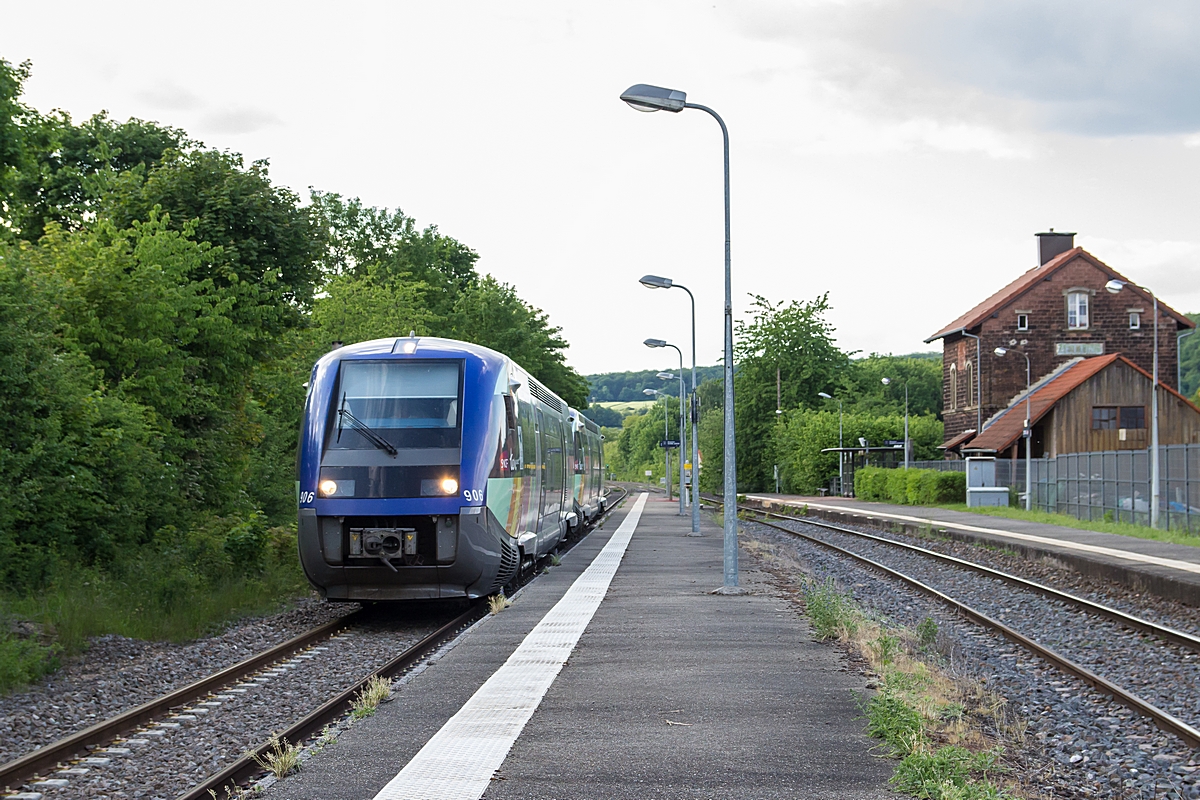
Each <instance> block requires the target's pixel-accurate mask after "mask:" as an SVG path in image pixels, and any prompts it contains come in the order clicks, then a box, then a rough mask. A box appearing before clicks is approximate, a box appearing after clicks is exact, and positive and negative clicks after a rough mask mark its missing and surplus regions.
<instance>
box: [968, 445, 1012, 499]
mask: <svg viewBox="0 0 1200 800" xmlns="http://www.w3.org/2000/svg"><path fill="white" fill-rule="evenodd" d="M1007 505H1008V487H1007V486H997V485H996V459H995V458H991V457H987V458H984V457H975V456H973V457H971V458H968V459H967V507H968V508H981V507H983V506H1007Z"/></svg>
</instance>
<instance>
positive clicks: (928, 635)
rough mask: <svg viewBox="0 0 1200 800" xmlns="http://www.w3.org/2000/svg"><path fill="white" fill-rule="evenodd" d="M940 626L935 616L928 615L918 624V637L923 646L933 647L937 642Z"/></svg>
mask: <svg viewBox="0 0 1200 800" xmlns="http://www.w3.org/2000/svg"><path fill="white" fill-rule="evenodd" d="M937 633H938V626H937V623H936V622H934V621H933V617H926V618H925V619H923V620H921V624H920V625H918V626H917V639H918V641H920V642H921V646H922V647H933V645H934V644H935V643H936V642H937Z"/></svg>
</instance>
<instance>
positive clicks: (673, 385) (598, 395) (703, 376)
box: [585, 365, 721, 403]
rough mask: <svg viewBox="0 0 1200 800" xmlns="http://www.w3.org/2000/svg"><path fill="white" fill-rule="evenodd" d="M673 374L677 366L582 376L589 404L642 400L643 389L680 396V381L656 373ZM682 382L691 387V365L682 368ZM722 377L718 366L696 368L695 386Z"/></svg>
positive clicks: (644, 396)
mask: <svg viewBox="0 0 1200 800" xmlns="http://www.w3.org/2000/svg"><path fill="white" fill-rule="evenodd" d="M660 371H661V372H670V373H672V374H674V373H675V372H677V371H678V368H677V367H675V368H671V369H664V370H652V369H648V370H642V371H641V372H603V373H600V374H598V375H587V376H585V377H586V379H587V382H588V385H589V386H590V387H591V393H590V395H589V396H588V402H589V403H610V402H617V401H621V402H630V401H634V400H645V399H646V395H645V394H644V393H643V392H642V390H643V389H657V390H659V391H660V392H665V393H666V394H669V395H672V396H678V395H679V381H664V380H662V379H661V378H659V377H658V373H659V372H660ZM683 377H684V381H685V382H686V385H687V388H688V390H689V391H690V390H691V386H692V369H691V367H690V366H688V367H685V368H684V370H683ZM719 377H721V367H720V365H718V366H715V367H697V368H696V385H697V386H698V385H700V384H701V383H704V382H705V381H707V380H711V379H713V378H719Z"/></svg>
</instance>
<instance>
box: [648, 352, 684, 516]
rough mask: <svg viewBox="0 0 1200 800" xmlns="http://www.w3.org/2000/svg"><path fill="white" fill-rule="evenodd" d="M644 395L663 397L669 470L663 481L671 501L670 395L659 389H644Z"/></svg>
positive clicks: (665, 448) (665, 445)
mask: <svg viewBox="0 0 1200 800" xmlns="http://www.w3.org/2000/svg"><path fill="white" fill-rule="evenodd" d="M672 377H674V376H672ZM642 394H648V395H650V396H652V397H657V396H658V395H660V394H661V395H662V396H663V458H664V459H665V460H666V470H667V471H666V474H665V476H664V478H663V480H665V481H666V484H667V499H668V500H670V499H671V448H669V447H667V442H666V440H667V439H670V438H671V420H670V414H668V413H667V411H668V410H669V406H668V405H667V397H668V396H669V395H668V394H667V393H666V392H660V391H659V390H658V389H642ZM679 488H680V490H682V489H683V487H682V486H681V487H679Z"/></svg>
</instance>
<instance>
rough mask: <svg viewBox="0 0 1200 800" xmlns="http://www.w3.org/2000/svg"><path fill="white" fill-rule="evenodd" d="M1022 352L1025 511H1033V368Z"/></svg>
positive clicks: (1026, 354)
mask: <svg viewBox="0 0 1200 800" xmlns="http://www.w3.org/2000/svg"><path fill="white" fill-rule="evenodd" d="M1018 352H1021V355H1023V356H1025V510H1026V511H1032V510H1033V477H1032V476H1033V456H1032V452H1033V413H1032V412H1031V410H1030V402H1031V401H1032V400H1033V367H1032V365H1031V364H1030V361H1029V354H1028V353H1025V352H1022V351H1018Z"/></svg>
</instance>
